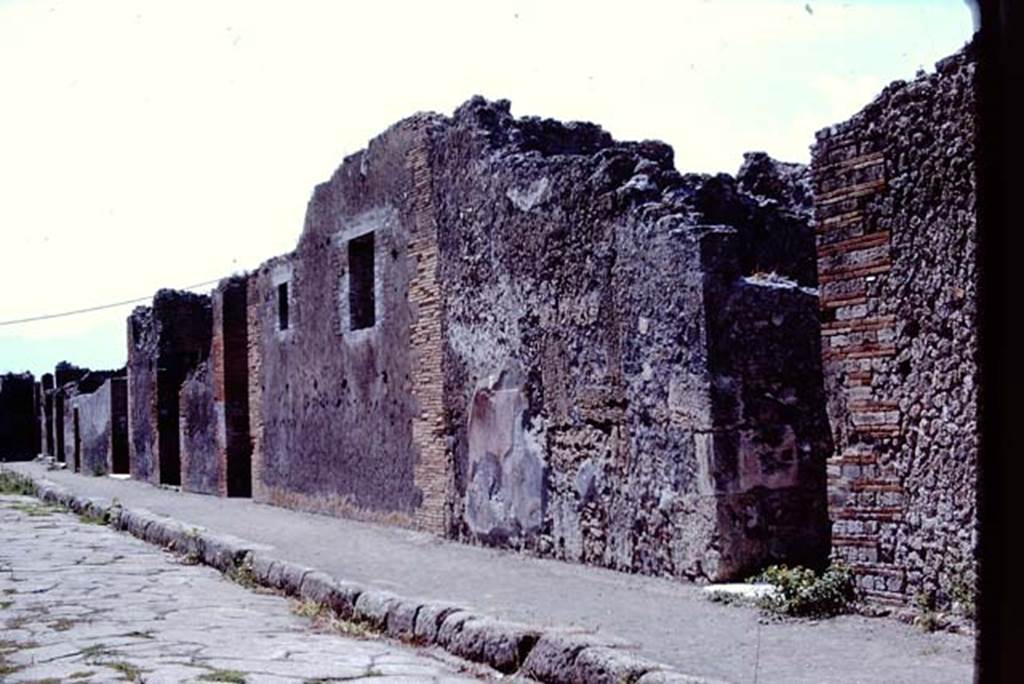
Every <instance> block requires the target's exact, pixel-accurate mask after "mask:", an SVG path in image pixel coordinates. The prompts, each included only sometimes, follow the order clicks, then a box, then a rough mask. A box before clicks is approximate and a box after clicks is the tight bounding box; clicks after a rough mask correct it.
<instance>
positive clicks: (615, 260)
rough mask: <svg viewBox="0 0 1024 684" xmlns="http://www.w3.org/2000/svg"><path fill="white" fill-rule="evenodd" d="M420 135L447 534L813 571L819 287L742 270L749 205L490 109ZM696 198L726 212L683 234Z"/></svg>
mask: <svg viewBox="0 0 1024 684" xmlns="http://www.w3.org/2000/svg"><path fill="white" fill-rule="evenodd" d="M432 136H433V149H434V152H433V155H434V159H435V162H434V167H435V171H434V187H435V190H434V204H435V206H436V207H437V213H438V217H437V221H438V225H439V236H440V280H441V283H442V293H443V296H444V318H443V321H442V325H443V331H444V339H445V362H444V372H445V397H444V406H445V427H446V433H447V436H448V439H449V441H450V443H451V444H452V445H453V449H454V453H453V457H454V461H455V463H454V465H455V471H454V477H455V483H456V490H457V493H458V495H459V497H458V498H457V500H456V502H455V510H454V514H453V525H454V526H455V533H456V534H458V535H459V536H460V537H461V538H463V539H466V540H471V541H480V542H483V543H488V544H495V545H502V546H512V547H517V548H518V547H526V548H532V549H535V550H536V551H537V552H539V553H541V554H542V555H549V556H554V557H557V558H561V559H566V560H573V561H577V562H585V563H592V564H597V565H603V566H606V567H611V568H616V569H621V570H627V571H634V572H644V573H649V574H670V575H674V576H677V577H685V578H695V579H705V578H710V579H724V578H729V577H736V576H739V575H742V574H743V573H745V572H749V571H752V570H756V569H757V568H759V567H762V566H763V565H764V564H767V563H769V562H776V561H785V562H799V563H804V564H808V565H813V566H819V567H820V566H821V565H822V564H823V563H824V561H825V559H826V557H827V553H828V527H827V519H826V515H825V483H824V475H825V472H824V460H825V457H826V454H827V453H828V451H829V449H830V444H829V440H828V430H827V422H826V417H825V414H824V410H823V406H824V402H823V397H822V383H821V375H820V365H819V364H820V361H819V359H820V348H819V347H818V343H817V334H818V331H817V329H818V322H817V311H816V309H817V305H816V299H815V297H814V295H813V294H812V293H810V292H808V291H805V290H802V289H801V288H800V287H799V286H798V285H797V284H795V283H793V282H792V281H788V280H785V279H784V278H774V279H773V278H768V277H764V278H761V279H758V278H745V277H744V275H745V274H746V275H753V272H754V271H760V270H761V269H760V268H757V267H756V264H755V261H756V260H752V259H751V258H750V255H752V254H757V253H761V252H760V251H759V249H760V248H759V247H758V246H757V245H758V244H759V243H762V242H763V236H764V233H763V231H764V230H767V228H766V227H765V226H766V225H767V224H762V225H760V226H754V228H757V230H753V229H752V227H751V225H750V224H748V223H744V221H746V220H747V219H746V217H747V216H748V215H749V214H748V212H747V209H749V205H750V204H751V203H752V204H754V205H756V204H757V202H756V201H753V200H751V199H749V197H748V196H745V195H741V193H738V192H735V191H733V190H729V191H728V192H726V191H721V192H720V191H719V190H717V189H712V188H710V187H709V188H704V187H703V186H704V185H705V184H706V183H707V179H706V178H704V177H699V178H698V177H681V176H680V175H679V174H678V173H677V172H676V171H675V170H674V168H673V165H672V151H671V148H669V147H668V146H666V145H664V144H662V143H657V142H644V143H616V142H615V141H613V140H612V139H611V136H609V135H608V134H607V133H606V132H604V131H603V130H601V129H600V128H599V127H597V126H594V125H593V124H579V123H570V124H561V123H559V122H553V121H548V120H538V119H519V120H513V119H512V118H511V116H510V115H509V113H508V104H507V103H505V102H498V103H489V102H486V101H484V100H482V99H474V100H471V101H470V102H468V103H466V104H465V105H463V106H462V107H461V108H460V109H459V110H458V111H457V112H456V113H455V115H454V117H453V119H452V121H451V124H450V126H448V127H445V128H442V129H438V130H437V131H435V132H433V134H432ZM730 182H731V180H730ZM701 193H705V194H704V197H705V198H706V199H710V198H712V195H713V193H720V194H718V195H715V196H714V199H715V204H716V207H715V208H716V211H717V212H718V213H717V215H730V216H736V217H741V218H742V220H740V219H737V222H738V224H737V225H736V226H735V227H714V226H705V225H701V224H702V222H703V221H704V220H705V219H706V215H705V214H704V213H703V211H702V207H701V206H700V204H699V202H698V198H699V197H700V196H701ZM739 204H742V205H743V206H736V205H739ZM766 211H767V210H766ZM803 220H804V224H803V225H804V228H803V230H806V219H803ZM807 250H811V251H807ZM807 250H805V252H804V253H801V254H799V255H798V256H800V257H803V258H805V259H806V258H808V257H809V258H810V259H811V264H812V271H813V250H812V246H808V248H807ZM777 266H778V268H771V269H765V270H772V271H778V270H782V271H786V270H788V269H787V268H785V267H786V264H785V263H783V262H781V261H780V262H779V263H778V264H777ZM808 279H809V280H811V281H813V273H812V274H810V275H809V276H808Z"/></svg>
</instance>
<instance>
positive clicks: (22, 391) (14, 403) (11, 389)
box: [0, 373, 38, 461]
mask: <svg viewBox="0 0 1024 684" xmlns="http://www.w3.org/2000/svg"><path fill="white" fill-rule="evenodd" d="M34 393H35V378H34V377H33V376H32V374H31V373H20V374H19V373H7V374H6V375H0V460H2V461H21V460H28V459H32V458H35V457H36V455H37V454H38V450H37V449H36V447H35V434H36V432H37V429H38V428H37V425H38V418H37V416H36V412H35V402H34Z"/></svg>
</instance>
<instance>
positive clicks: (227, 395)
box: [211, 277, 252, 496]
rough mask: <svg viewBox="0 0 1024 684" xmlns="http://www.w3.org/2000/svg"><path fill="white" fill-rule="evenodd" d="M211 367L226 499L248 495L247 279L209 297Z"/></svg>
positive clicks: (224, 285)
mask: <svg viewBox="0 0 1024 684" xmlns="http://www.w3.org/2000/svg"><path fill="white" fill-rule="evenodd" d="M213 320H214V333H213V345H212V352H211V356H212V364H213V369H214V371H215V382H214V398H215V401H217V402H218V406H219V407H220V408H219V409H218V411H219V413H218V417H221V416H223V418H222V420H223V423H224V425H223V428H222V429H223V435H224V436H223V444H224V446H223V455H222V457H221V458H223V460H224V462H225V473H224V477H225V483H224V485H223V488H222V491H224V492H225V493H226V494H227V495H228V496H252V436H251V434H250V430H249V357H248V347H249V306H248V278H247V277H235V278H230V279H227V280H225V281H224V282H222V283H221V284H220V285H219V286H218V288H217V290H216V291H215V292H214V295H213Z"/></svg>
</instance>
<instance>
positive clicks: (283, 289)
mask: <svg viewBox="0 0 1024 684" xmlns="http://www.w3.org/2000/svg"><path fill="white" fill-rule="evenodd" d="M277 328H278V330H287V329H288V283H281V284H280V285H278V286H277Z"/></svg>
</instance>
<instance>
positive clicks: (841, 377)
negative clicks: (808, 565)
mask: <svg viewBox="0 0 1024 684" xmlns="http://www.w3.org/2000/svg"><path fill="white" fill-rule="evenodd" d="M974 64H975V62H974V57H973V55H972V52H971V49H970V48H968V49H967V50H965V51H963V52H961V53H958V54H957V55H954V56H952V57H950V58H947V59H946V60H943V61H942V62H940V63H939V64H938V65H937V69H936V72H935V73H932V74H929V75H925V76H922V77H919V78H917V79H915V80H914V81H912V82H910V83H904V82H897V83H894V84H892V85H890V86H889V87H887V88H886V89H885V90H884V91H883V92H882V93H881V94H880V95H879V96H878V97H877V98H876V99H875V100H874V101H873V102H872V103H870V104H869V105H868V106H867V107H865V109H863V110H862V111H861V112H859V113H858V114H857V115H855V116H854V117H853V118H851V119H850V120H849V121H847V122H844V123H842V124H838V125H836V126H832V127H830V128H827V129H825V130H823V131H820V132H819V133H818V135H817V143H816V145H815V147H814V149H813V162H812V169H813V176H814V186H815V218H816V223H817V233H818V238H817V240H818V269H819V279H820V282H821V311H822V321H823V323H822V335H823V342H822V351H823V362H824V366H825V371H826V382H827V387H828V396H829V405H828V407H829V415H830V419H831V424H832V430H833V434H834V437H835V442H836V450H835V452H834V454H833V457H832V458H831V459H830V461H829V466H828V471H829V500H830V514H831V517H832V519H833V521H834V523H833V524H834V527H833V534H834V536H833V546H834V548H835V550H836V551H837V552H838V553H839V554H840V555H841V556H842V557H843V558H845V559H846V560H848V561H849V562H850V563H852V564H853V566H854V568H855V569H856V571H857V573H858V575H859V581H860V583H861V585H862V587H863V588H864V589H865V590H866V591H867V592H868V593H869V594H871V595H872V596H874V597H875V598H878V599H883V600H890V601H893V602H898V603H901V602H906V601H908V600H918V599H920V600H924V601H925V602H929V603H933V604H936V605H939V606H941V607H948V606H949V605H950V604H951V603H952V602H953V601H954V600H962V599H963V598H964V597H965V596H967V595H969V594H971V593H972V592H973V582H974V579H973V577H974V570H975V557H974V553H975V549H976V526H977V516H976V506H975V495H976V481H977V480H976V477H977V424H976V420H977V359H976V354H977V336H976V324H975V316H976V282H977V281H976V278H977V273H976V255H975V238H976V226H975V181H974V177H975V175H974V174H975V168H974V139H975V130H974V124H973V122H974V93H975V83H974V69H975V66H974Z"/></svg>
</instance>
